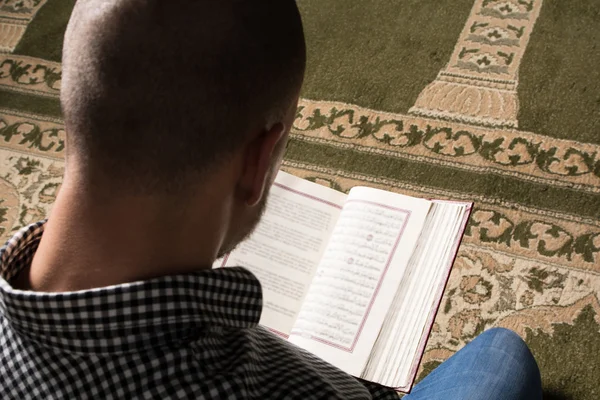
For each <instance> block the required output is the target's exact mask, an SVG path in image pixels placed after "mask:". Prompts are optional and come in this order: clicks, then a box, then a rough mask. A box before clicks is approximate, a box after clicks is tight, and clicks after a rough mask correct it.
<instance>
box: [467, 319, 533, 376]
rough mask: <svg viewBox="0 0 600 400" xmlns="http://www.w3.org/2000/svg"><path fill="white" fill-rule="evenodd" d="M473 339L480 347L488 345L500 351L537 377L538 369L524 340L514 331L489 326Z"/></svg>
mask: <svg viewBox="0 0 600 400" xmlns="http://www.w3.org/2000/svg"><path fill="white" fill-rule="evenodd" d="M475 340H479V341H480V345H481V346H482V347H490V348H494V349H497V350H500V351H502V353H504V355H505V357H510V358H512V359H513V361H514V362H515V363H516V364H518V365H520V366H522V367H523V368H524V370H525V371H527V373H528V374H529V375H530V377H532V378H535V377H537V379H539V376H540V370H539V368H538V365H537V362H536V361H535V358H534V357H533V354H531V351H530V350H529V347H528V346H527V344H526V343H525V341H524V340H523V339H522V338H521V337H520V336H519V335H518V334H517V333H515V332H514V331H511V330H510V329H506V328H491V329H488V330H487V331H485V332H483V333H482V334H481V335H479V336H478V337H477V338H476V339H475Z"/></svg>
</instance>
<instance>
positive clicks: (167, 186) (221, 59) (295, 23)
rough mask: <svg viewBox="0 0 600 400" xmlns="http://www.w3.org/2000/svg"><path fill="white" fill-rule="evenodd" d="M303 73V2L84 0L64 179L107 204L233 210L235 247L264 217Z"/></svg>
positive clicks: (68, 38) (64, 98) (68, 77)
mask: <svg viewBox="0 0 600 400" xmlns="http://www.w3.org/2000/svg"><path fill="white" fill-rule="evenodd" d="M304 65H305V48H304V37H303V33H302V25H301V21H300V16H299V13H298V10H297V8H296V4H295V2H294V1H293V0H168V1H167V0H78V2H77V4H76V6H75V9H74V11H73V15H72V17H71V20H70V22H69V26H68V28H67V33H66V35H65V42H64V51H63V80H62V89H61V103H62V107H63V113H64V119H65V125H66V130H67V168H66V177H65V179H68V178H69V176H70V175H73V176H75V175H76V176H77V181H78V182H79V183H81V184H83V185H85V186H86V189H89V190H93V191H94V192H95V193H100V194H101V195H103V196H112V197H115V196H116V197H120V196H129V197H131V196H137V197H144V196H146V197H148V196H150V197H155V198H160V197H162V198H169V199H179V200H181V198H182V197H184V196H188V197H189V198H191V199H193V198H194V197H193V194H194V193H201V194H202V196H204V197H203V198H206V196H209V197H210V196H215V197H216V198H214V199H212V200H213V202H212V203H210V202H209V203H207V204H212V205H213V206H214V204H217V203H218V202H219V201H221V200H222V202H223V203H227V202H230V203H231V204H229V205H228V207H229V210H228V213H229V217H228V218H229V219H228V220H227V221H223V223H224V224H226V225H228V228H227V229H226V232H225V233H224V235H223V236H224V237H223V242H222V245H221V252H223V251H227V250H230V249H231V247H233V246H234V245H235V244H236V243H237V242H238V241H239V240H241V239H243V237H245V235H246V234H247V233H248V232H249V231H250V230H251V226H253V225H254V224H255V223H256V222H257V221H258V218H259V216H260V212H261V210H262V206H264V202H265V198H266V195H267V192H268V188H269V186H270V184H271V183H272V179H273V177H274V171H275V170H276V169H277V167H278V165H279V162H280V160H281V156H282V153H283V148H284V147H285V143H286V141H287V134H288V132H289V128H290V125H291V124H292V122H293V119H294V116H295V107H296V105H297V100H298V94H299V90H300V86H301V84H302V79H303V75H304ZM213 189H214V190H213ZM213 192H214V194H213ZM219 196H221V197H222V199H220V198H219ZM165 204H168V203H165ZM171 206H173V204H172V203H171ZM198 206H201V205H198Z"/></svg>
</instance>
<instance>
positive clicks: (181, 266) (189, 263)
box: [15, 177, 228, 292]
mask: <svg viewBox="0 0 600 400" xmlns="http://www.w3.org/2000/svg"><path fill="white" fill-rule="evenodd" d="M65 179H66V177H65ZM211 198H215V197H214V196H207V195H203V196H200V195H196V196H192V197H187V198H186V199H187V200H181V198H179V199H178V200H173V199H171V200H166V199H164V198H153V197H133V196H131V197H119V198H118V199H115V198H112V199H111V198H108V197H106V196H104V197H101V196H99V195H97V194H94V193H92V191H88V190H85V189H82V188H81V186H80V185H77V184H76V182H72V181H69V180H65V182H64V183H63V186H62V188H61V190H60V193H59V195H58V197H57V199H56V202H55V204H54V207H53V210H52V213H51V215H50V217H49V219H48V222H47V224H46V227H45V231H44V234H43V236H42V239H41V241H40V245H39V247H38V250H37V252H36V254H35V256H34V259H33V262H32V264H31V266H30V268H29V270H28V271H23V273H21V274H20V276H19V277H18V278H17V280H16V281H15V286H16V287H18V288H20V289H28V290H35V291H44V292H58V291H75V290H84V289H90V288H94V287H103V286H110V285H115V284H120V283H125V282H134V281H138V280H145V279H151V278H156V277H160V276H164V275H172V274H180V273H189V272H194V271H198V270H200V269H208V268H211V266H212V263H213V262H214V260H215V258H216V256H217V253H218V250H219V248H220V246H221V242H222V238H223V236H224V233H223V232H224V228H225V227H226V221H227V216H228V214H227V207H226V206H224V205H223V203H224V202H223V201H222V199H221V200H220V202H216V201H213V202H214V203H215V204H210V202H211ZM192 199H194V200H192ZM218 203H220V204H218ZM192 205H193V207H192Z"/></svg>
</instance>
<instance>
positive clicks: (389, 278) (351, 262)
mask: <svg viewBox="0 0 600 400" xmlns="http://www.w3.org/2000/svg"><path fill="white" fill-rule="evenodd" d="M430 207H431V202H429V201H427V200H422V199H416V198H412V197H408V196H402V195H398V194H394V193H390V192H385V191H382V190H377V189H371V188H364V187H357V188H354V189H352V190H351V191H350V193H349V196H348V198H347V200H346V203H345V204H344V208H343V210H342V213H341V215H340V217H339V219H338V223H337V225H336V226H335V228H334V230H333V234H332V235H331V239H330V241H329V244H328V246H327V248H326V250H325V253H324V255H323V258H322V260H321V263H320V264H319V267H318V269H317V273H316V274H315V277H314V279H313V282H312V285H311V286H310V288H309V292H308V294H307V296H306V299H305V301H304V304H303V306H302V309H301V311H300V314H299V315H298V320H297V321H296V324H295V325H294V327H293V328H292V334H291V335H290V338H289V340H290V342H292V343H295V344H297V345H299V346H300V347H303V348H305V349H306V350H308V351H311V352H312V353H314V354H316V355H318V356H319V357H321V358H323V359H324V360H325V361H328V362H330V363H332V364H334V365H336V366H338V367H339V368H341V369H343V370H344V371H346V372H348V373H350V374H352V375H355V376H360V374H361V373H362V371H363V368H364V367H365V365H366V362H367V359H368V356H369V354H370V352H371V349H372V348H373V345H374V343H375V340H376V338H377V335H378V334H379V330H380V329H381V326H382V324H383V321H384V319H385V316H386V313H387V310H388V309H389V307H390V306H391V303H392V300H393V298H394V296H395V293H396V290H397V288H398V285H399V283H400V281H401V279H402V275H403V273H404V270H405V268H406V265H407V263H408V260H409V258H410V256H411V253H412V251H413V249H414V247H415V245H416V243H417V239H418V238H419V234H420V232H421V229H422V228H423V225H424V222H425V219H426V216H427V213H428V211H429V209H430Z"/></svg>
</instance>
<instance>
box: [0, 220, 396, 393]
mask: <svg viewBox="0 0 600 400" xmlns="http://www.w3.org/2000/svg"><path fill="white" fill-rule="evenodd" d="M43 231H44V222H43V221H42V222H39V223H36V224H32V225H30V226H28V227H26V228H24V229H22V230H21V231H19V232H18V233H17V234H16V235H14V236H13V237H12V238H11V239H10V240H9V241H8V242H7V244H6V245H5V246H4V247H2V249H0V275H1V277H2V279H0V352H1V356H0V357H1V359H0V397H1V398H2V399H19V400H23V399H117V398H118V399H123V398H126V399H131V398H144V399H149V398H152V399H175V398H176V399H189V398H194V399H234V398H235V399H238V398H239V399H241V398H244V399H245V398H260V399H267V398H275V399H283V398H293V399H313V398H327V399H337V398H344V399H367V398H378V399H384V398H390V399H397V398H398V396H397V395H396V394H395V393H394V392H393V391H390V390H388V389H384V388H381V387H378V386H375V385H371V384H366V383H365V384H363V383H360V382H359V381H358V380H356V379H355V378H353V377H351V376H349V375H347V374H346V373H344V372H342V371H340V370H338V369H336V368H334V367H333V366H331V365H329V364H327V363H325V362H324V361H321V360H320V359H318V358H316V357H314V356H312V355H311V354H309V353H307V352H305V351H303V350H301V349H299V348H297V347H295V346H293V345H290V344H288V343H287V342H285V341H284V340H283V339H280V338H279V337H277V336H275V335H273V334H271V333H270V332H269V331H267V330H265V329H263V328H261V327H260V326H258V321H259V317H260V314H261V310H262V292H261V288H260V284H259V283H258V280H257V279H256V278H255V277H254V276H253V275H252V274H251V273H250V272H249V271H247V270H245V269H243V268H222V269H216V270H203V271H199V272H197V273H191V274H182V275H172V276H165V277H162V278H157V279H152V280H147V281H141V282H133V283H124V284H121V285H115V286H108V287H103V288H97V289H90V290H84V291H77V292H67V293H37V292H32V291H21V290H16V289H13V288H12V287H11V285H10V283H9V282H10V281H11V279H12V278H14V277H15V276H16V275H17V274H18V273H19V271H20V270H21V269H22V268H23V267H25V266H27V265H29V264H30V263H31V260H32V258H33V255H34V253H35V251H36V249H37V246H38V244H39V241H40V238H41V236H42V233H43Z"/></svg>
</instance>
